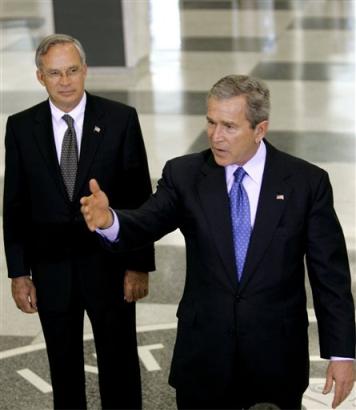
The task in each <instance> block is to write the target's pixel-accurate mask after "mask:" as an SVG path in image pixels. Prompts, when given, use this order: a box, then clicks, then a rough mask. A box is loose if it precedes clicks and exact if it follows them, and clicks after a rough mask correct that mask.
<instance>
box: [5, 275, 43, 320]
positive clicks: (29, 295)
mask: <svg viewBox="0 0 356 410" xmlns="http://www.w3.org/2000/svg"><path fill="white" fill-rule="evenodd" d="M11 288H12V296H13V298H14V301H15V303H16V306H17V307H18V308H19V309H20V310H22V312H25V313H35V312H37V297H36V288H35V286H34V285H33V283H32V280H31V279H30V278H29V277H28V276H22V277H19V278H14V279H12V284H11Z"/></svg>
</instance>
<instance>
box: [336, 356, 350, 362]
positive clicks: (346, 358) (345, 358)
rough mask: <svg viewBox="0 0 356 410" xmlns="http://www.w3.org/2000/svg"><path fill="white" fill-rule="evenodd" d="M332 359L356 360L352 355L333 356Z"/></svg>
mask: <svg viewBox="0 0 356 410" xmlns="http://www.w3.org/2000/svg"><path fill="white" fill-rule="evenodd" d="M330 360H333V361H335V362H337V361H338V360H355V359H353V358H352V357H339V356H331V357H330Z"/></svg>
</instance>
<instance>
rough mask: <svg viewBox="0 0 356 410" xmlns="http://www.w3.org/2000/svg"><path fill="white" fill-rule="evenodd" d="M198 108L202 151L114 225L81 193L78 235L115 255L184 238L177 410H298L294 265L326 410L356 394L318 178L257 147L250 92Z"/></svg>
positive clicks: (99, 194)
mask: <svg viewBox="0 0 356 410" xmlns="http://www.w3.org/2000/svg"><path fill="white" fill-rule="evenodd" d="M207 108H208V109H207V133H208V137H209V142H210V148H211V149H210V150H206V151H203V152H201V153H197V154H192V155H186V156H183V157H180V158H176V159H173V160H171V161H168V162H167V164H166V166H165V168H164V170H163V176H162V179H161V180H160V181H159V184H158V188H157V191H156V193H155V194H154V195H152V196H151V198H150V199H149V200H148V201H147V202H146V203H145V204H144V205H143V206H142V207H141V208H139V209H138V210H134V211H133V210H131V211H116V213H114V212H113V211H112V210H111V209H110V208H109V207H108V205H109V202H108V199H107V197H106V195H105V193H104V192H103V191H102V190H101V189H100V187H99V185H98V183H97V182H96V181H95V180H92V181H90V190H91V192H92V195H91V196H89V197H85V198H82V200H81V202H82V212H83V214H84V216H85V218H86V221H87V224H88V227H89V229H90V230H92V231H93V230H95V229H97V228H100V229H103V231H101V232H100V234H101V235H104V236H108V235H111V238H112V237H115V238H117V235H118V230H119V237H118V239H119V240H118V241H117V240H115V241H111V240H110V241H111V242H113V244H110V245H109V246H113V247H115V248H118V249H120V248H131V247H134V246H138V245H140V244H143V243H146V242H149V241H154V240H157V239H159V238H160V237H162V236H163V235H165V234H167V233H168V232H170V231H173V230H174V229H176V228H179V229H180V230H181V231H182V233H183V235H184V237H185V242H186V253H187V276H186V283H185V288H184V293H183V296H182V299H181V301H180V303H179V307H178V312H177V316H178V330H177V340H176V344H175V348H174V354H173V360H172V367H171V373H170V384H171V385H172V386H174V387H175V388H176V393H177V404H178V408H181V409H186V408H187V409H191V408H199V409H203V408H204V409H205V408H210V409H211V408H216V409H225V408H243V409H247V408H249V407H251V406H253V405H257V404H260V403H271V404H274V405H276V406H278V407H280V408H283V409H300V408H301V404H302V396H303V392H304V391H305V389H306V388H307V385H308V378H309V353H308V317H307V309H306V292H305V268H304V258H305V259H306V264H307V270H308V275H309V279H310V283H311V287H312V291H313V296H314V306H315V312H316V316H317V320H318V329H319V339H320V354H321V357H323V358H325V359H329V360H330V362H329V365H328V369H327V374H326V383H325V387H324V391H323V393H325V394H326V393H328V392H330V391H331V388H332V386H333V384H335V395H334V400H333V407H334V408H335V407H336V406H338V405H339V404H340V403H341V402H342V401H343V400H344V399H345V398H346V397H347V396H348V394H349V393H350V391H351V389H352V386H353V383H354V372H353V358H354V357H355V317H354V303H353V297H352V294H351V281H350V271H349V265H348V257H347V252H346V246H345V241H344V237H343V233H342V230H341V227H340V224H339V221H338V219H337V216H336V214H335V211H334V208H333V198H332V188H331V185H330V182H329V178H328V175H327V173H326V172H325V171H324V170H322V169H320V168H318V167H316V166H315V165H312V164H310V163H307V162H306V161H303V160H301V159H298V158H295V157H292V156H290V155H288V154H286V153H283V152H281V151H279V150H277V149H276V148H274V147H273V146H272V145H271V144H269V143H268V142H267V141H266V140H264V137H265V135H266V133H267V129H268V118H269V108H270V101H269V90H268V89H267V87H266V86H265V85H264V84H263V83H262V82H260V81H259V80H256V79H253V78H250V77H248V76H236V75H231V76H227V77H224V78H222V79H221V80H219V81H218V82H217V83H216V84H215V85H214V86H213V87H212V89H211V90H210V93H209V95H208V106H207ZM239 175H240V177H241V178H242V182H241V180H239V179H238V176H239ZM236 198H237V200H236ZM246 215H247V223H246ZM118 222H119V228H118V226H117V224H118ZM105 242H106V243H107V241H104V243H105ZM241 252H242V256H241ZM241 258H242V259H241Z"/></svg>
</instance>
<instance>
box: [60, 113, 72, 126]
mask: <svg viewBox="0 0 356 410" xmlns="http://www.w3.org/2000/svg"><path fill="white" fill-rule="evenodd" d="M62 118H63V120H64V121H65V122H66V123H67V125H68V127H70V128H73V124H74V119H73V118H72V117H71V116H70V115H68V114H64V115H63V117H62Z"/></svg>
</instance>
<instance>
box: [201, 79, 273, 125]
mask: <svg viewBox="0 0 356 410" xmlns="http://www.w3.org/2000/svg"><path fill="white" fill-rule="evenodd" d="M239 95H242V96H244V97H245V98H246V118H247V120H248V121H249V122H250V124H251V127H252V129H255V128H256V126H257V124H259V123H260V122H261V121H265V120H268V117H269V111H270V107H271V103H270V92H269V89H268V88H267V86H266V85H265V84H264V83H263V82H262V81H261V80H258V79H257V78H252V77H249V76H247V75H234V74H231V75H227V76H226V77H223V78H221V79H220V80H219V81H218V82H217V83H215V84H214V85H213V86H212V88H211V90H210V91H209V93H208V97H207V98H208V100H209V98H216V99H218V100H224V99H228V98H233V97H237V96H239Z"/></svg>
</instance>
